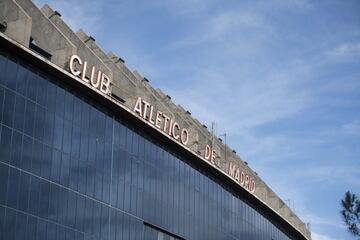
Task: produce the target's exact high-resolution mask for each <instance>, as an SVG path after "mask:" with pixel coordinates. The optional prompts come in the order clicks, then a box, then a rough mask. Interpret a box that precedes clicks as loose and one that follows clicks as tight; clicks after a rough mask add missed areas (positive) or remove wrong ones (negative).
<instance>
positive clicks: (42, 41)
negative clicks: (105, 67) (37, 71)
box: [16, 0, 76, 67]
mask: <svg viewBox="0 0 360 240" xmlns="http://www.w3.org/2000/svg"><path fill="white" fill-rule="evenodd" d="M16 2H17V3H18V4H19V5H20V7H21V8H22V9H24V11H25V12H26V13H27V14H28V15H29V16H30V17H31V19H32V26H31V37H32V38H33V39H34V40H35V42H36V45H37V46H39V47H40V48H42V49H44V50H45V51H47V52H49V53H50V54H52V57H51V62H53V63H55V64H56V65H58V66H60V67H65V63H66V61H67V60H68V59H69V58H70V56H71V55H72V54H75V53H76V47H75V45H73V44H72V43H71V42H70V40H69V39H68V38H67V37H66V36H65V35H64V34H63V33H62V32H61V31H60V30H59V29H58V28H57V27H56V26H55V25H54V24H52V22H51V21H50V20H49V19H48V18H47V17H46V16H45V15H44V14H43V13H42V12H41V11H40V9H38V8H37V7H36V6H35V4H34V3H33V2H32V1H31V0H16Z"/></svg>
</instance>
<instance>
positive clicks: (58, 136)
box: [54, 115, 64, 151]
mask: <svg viewBox="0 0 360 240" xmlns="http://www.w3.org/2000/svg"><path fill="white" fill-rule="evenodd" d="M63 131H64V119H63V118H62V117H60V116H58V115H55V126H54V147H55V148H56V149H58V150H60V151H61V147H62V140H63V134H64V132H63Z"/></svg>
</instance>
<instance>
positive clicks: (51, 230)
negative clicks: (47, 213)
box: [46, 222, 56, 240]
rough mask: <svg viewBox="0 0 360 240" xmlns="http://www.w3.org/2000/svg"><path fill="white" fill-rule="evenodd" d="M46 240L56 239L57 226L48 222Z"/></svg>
mask: <svg viewBox="0 0 360 240" xmlns="http://www.w3.org/2000/svg"><path fill="white" fill-rule="evenodd" d="M46 232H47V233H46V239H48V240H50V239H56V225H55V224H54V223H52V222H47V229H46Z"/></svg>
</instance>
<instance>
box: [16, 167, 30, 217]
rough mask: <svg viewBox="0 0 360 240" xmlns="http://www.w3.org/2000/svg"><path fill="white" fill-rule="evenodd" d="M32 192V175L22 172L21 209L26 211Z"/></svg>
mask: <svg viewBox="0 0 360 240" xmlns="http://www.w3.org/2000/svg"><path fill="white" fill-rule="evenodd" d="M29 194H30V175H29V174H26V173H24V172H21V175H20V191H19V207H18V209H19V210H21V211H24V212H25V211H26V210H27V206H28V202H29Z"/></svg>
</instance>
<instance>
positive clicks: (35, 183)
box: [28, 176, 41, 216]
mask: <svg viewBox="0 0 360 240" xmlns="http://www.w3.org/2000/svg"><path fill="white" fill-rule="evenodd" d="M40 186H41V182H40V179H39V178H37V177H33V176H32V177H30V196H29V207H28V212H29V213H31V214H32V215H35V216H38V213H39V194H40Z"/></svg>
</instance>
